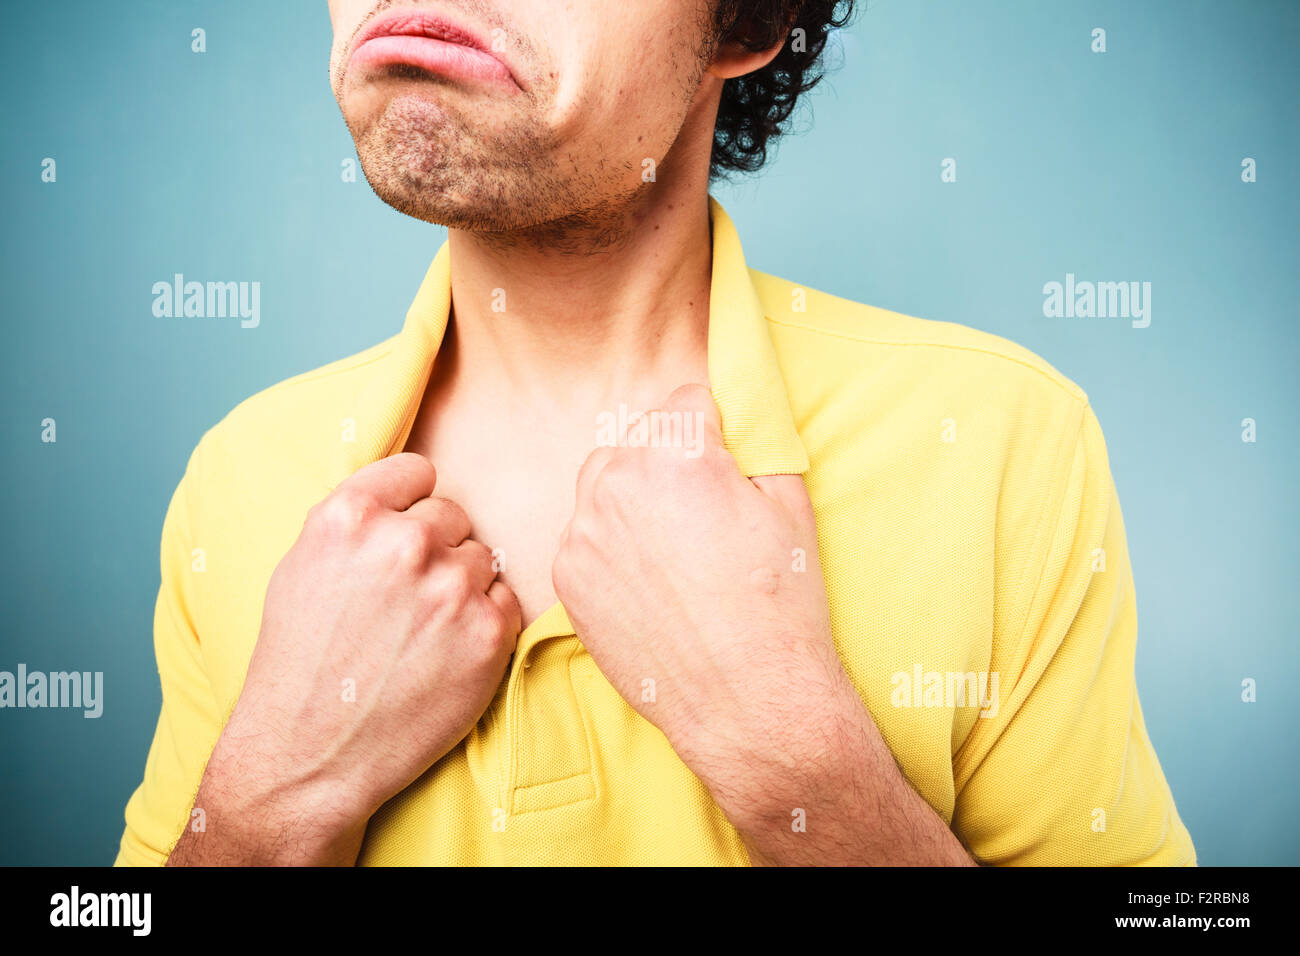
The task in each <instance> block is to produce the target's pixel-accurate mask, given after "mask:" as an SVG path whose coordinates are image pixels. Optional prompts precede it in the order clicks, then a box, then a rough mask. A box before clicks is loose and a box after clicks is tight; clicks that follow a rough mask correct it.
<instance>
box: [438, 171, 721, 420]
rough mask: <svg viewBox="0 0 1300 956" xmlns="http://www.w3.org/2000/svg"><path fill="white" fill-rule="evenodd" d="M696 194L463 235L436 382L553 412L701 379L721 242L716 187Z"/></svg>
mask: <svg viewBox="0 0 1300 956" xmlns="http://www.w3.org/2000/svg"><path fill="white" fill-rule="evenodd" d="M692 187H693V188H692V189H690V190H689V195H687V194H686V193H687V192H688V191H687V190H686V189H685V188H684V184H680V183H673V182H671V181H667V182H657V183H647V184H646V187H645V191H644V192H643V193H642V194H640V195H639V196H638V198H637V199H636V200H635V201H634V202H632V203H630V204H628V205H626V206H624V207H622V208H620V209H617V210H611V211H607V212H605V213H603V214H601V215H600V216H592V217H586V218H585V220H584V221H583V222H581V223H577V222H571V223H566V224H563V225H559V224H553V225H549V226H547V227H543V229H534V230H530V231H528V232H527V233H526V234H511V235H500V234H494V235H484V234H482V233H470V232H464V231H460V230H453V231H452V232H451V234H450V243H451V249H450V252H451V288H452V319H451V322H450V324H449V327H448V330H447V338H446V339H445V341H444V346H443V349H441V350H440V352H439V362H438V365H439V368H438V369H437V371H436V376H435V378H436V380H437V381H438V382H440V383H442V385H444V386H453V387H455V388H456V389H457V390H459V388H460V387H466V386H468V387H471V389H472V391H475V392H479V393H482V392H483V390H485V389H486V390H491V392H492V393H494V394H496V395H498V396H502V395H504V394H513V395H515V396H516V397H517V398H519V399H521V400H525V401H529V402H534V401H540V402H543V403H544V404H547V405H552V404H571V403H573V402H578V403H582V404H585V403H586V402H587V401H588V400H590V401H596V402H601V401H606V400H611V399H626V400H628V401H635V400H637V399H638V398H641V395H640V392H641V391H642V389H641V388H640V387H638V383H644V384H646V385H648V384H649V383H658V382H660V381H661V380H662V379H663V378H664V377H665V376H671V375H672V374H674V373H673V370H674V369H676V370H677V372H676V374H678V375H681V376H684V377H682V379H681V381H678V382H677V383H676V384H682V383H684V382H688V381H701V369H703V368H704V367H705V366H704V362H705V357H706V355H707V338H708V316H709V285H710V279H711V268H712V241H711V234H710V227H709V213H708V194H707V188H700V184H692ZM557 369H561V370H563V374H562V375H559V376H557V375H556V374H555V372H556V370H557ZM467 373H469V374H467ZM704 375H705V376H706V377H705V378H704V381H703V383H705V384H706V383H707V372H705V373H704ZM666 394H667V393H665V395H664V396H660V399H662V398H663V397H666ZM650 401H655V400H654V399H650Z"/></svg>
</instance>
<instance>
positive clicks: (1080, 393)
mask: <svg viewBox="0 0 1300 956" xmlns="http://www.w3.org/2000/svg"><path fill="white" fill-rule="evenodd" d="M764 318H765V319H767V321H768V322H770V323H772V324H773V325H780V326H784V327H785V328H789V329H799V330H800V331H803V332H813V333H816V334H818V335H825V336H829V337H830V338H835V339H843V340H845V341H848V342H857V343H859V344H860V345H894V346H910V347H914V348H935V349H952V350H953V351H957V352H974V353H977V354H982V355H990V356H992V357H994V358H999V359H1002V360H1004V361H1007V362H1011V363H1012V364H1014V365H1019V366H1021V367H1022V368H1026V369H1028V370H1029V371H1031V372H1035V373H1037V374H1038V375H1041V376H1042V377H1043V378H1045V379H1047V381H1049V382H1051V383H1052V384H1053V385H1055V386H1056V387H1057V388H1059V389H1060V390H1061V391H1062V392H1064V393H1065V394H1067V395H1069V396H1070V397H1071V398H1073V399H1076V400H1078V401H1081V402H1084V403H1085V404H1086V403H1087V402H1088V395H1087V393H1086V392H1085V391H1084V390H1083V389H1082V388H1080V387H1079V386H1078V385H1077V384H1074V386H1073V388H1071V387H1070V386H1069V385H1067V384H1066V382H1065V381H1061V380H1058V379H1057V378H1055V377H1053V376H1052V375H1051V374H1050V373H1048V372H1046V371H1044V370H1043V369H1041V368H1038V367H1036V366H1034V365H1031V364H1030V363H1028V362H1026V361H1024V360H1023V359H1019V358H1016V357H1015V356H1014V355H1007V354H1006V353H1005V352H997V351H994V350H993V349H982V348H978V347H976V346H971V345H956V344H953V343H951V342H925V341H916V340H902V341H900V340H895V339H879V338H872V337H871V336H866V335H848V334H846V333H843V332H833V331H831V330H830V329H820V328H817V327H816V326H812V325H804V324H803V323H800V322H787V321H784V320H782V319H774V318H772V316H770V315H765V316H764ZM973 331H979V330H978V329H975V330H973ZM985 334H988V335H992V334H993V333H985ZM1058 374H1059V373H1058ZM1061 378H1064V376H1061ZM1067 381H1068V380H1067Z"/></svg>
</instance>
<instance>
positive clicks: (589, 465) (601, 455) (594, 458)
mask: <svg viewBox="0 0 1300 956" xmlns="http://www.w3.org/2000/svg"><path fill="white" fill-rule="evenodd" d="M617 453H618V449H616V448H610V447H609V446H607V445H602V446H601V447H600V448H597V449H595V450H594V451H592V453H591V454H590V455H588V456H587V460H586V461H584V462H583V463H582V467H581V468H580V469H578V487H577V490H576V492H575V495H574V497H575V504H581V503H582V502H584V501H586V500H588V498H589V497H590V495H591V486H592V484H593V483H594V482H595V480H596V476H597V475H599V474H600V473H601V471H602V470H603V469H604V467H605V466H606V465H608V464H609V462H610V459H612V458H613V457H614V455H616V454H617Z"/></svg>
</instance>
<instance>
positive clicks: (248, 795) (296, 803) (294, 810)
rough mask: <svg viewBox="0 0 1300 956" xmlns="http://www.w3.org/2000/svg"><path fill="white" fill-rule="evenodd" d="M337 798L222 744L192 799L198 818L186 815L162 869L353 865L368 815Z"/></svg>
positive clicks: (218, 747) (323, 788) (272, 763)
mask: <svg viewBox="0 0 1300 956" xmlns="http://www.w3.org/2000/svg"><path fill="white" fill-rule="evenodd" d="M331 790H332V791H333V792H331ZM341 796H342V793H341V792H340V791H339V790H338V789H337V788H328V787H325V786H322V785H318V784H314V783H311V782H309V781H301V780H293V779H292V776H291V775H290V774H288V773H285V774H278V773H277V772H276V770H275V764H274V762H272V761H265V760H262V759H260V758H257V757H255V756H254V755H253V754H252V753H251V751H248V750H245V751H243V752H241V750H240V748H239V747H238V746H237V745H232V744H231V743H230V742H228V741H226V740H225V738H224V737H223V739H222V740H221V741H219V742H218V744H217V747H216V749H214V751H213V754H212V758H211V759H210V760H209V761H208V766H207V769H206V770H205V771H204V775H203V780H202V782H201V784H200V785H199V790H198V794H197V795H196V796H195V799H194V806H193V809H194V810H200V811H202V813H201V814H198V815H196V814H194V813H193V812H191V817H190V824H189V825H187V826H186V828H185V831H184V832H183V833H182V835H181V838H180V840H178V841H177V843H176V846H175V847H174V848H173V849H172V852H171V855H170V856H169V857H168V859H167V864H166V865H167V866H352V865H353V864H355V862H356V859H357V855H358V853H359V852H360V850H361V841H362V838H363V837H364V835H365V827H366V822H367V820H368V814H364V813H362V812H360V811H356V810H352V809H350V808H348V807H347V806H346V805H345V804H344V803H343V802H342V801H341V800H340V799H339V798H340V797H341ZM196 820H197V821H201V826H196V825H195V823H196Z"/></svg>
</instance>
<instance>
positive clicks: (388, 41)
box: [348, 11, 522, 93]
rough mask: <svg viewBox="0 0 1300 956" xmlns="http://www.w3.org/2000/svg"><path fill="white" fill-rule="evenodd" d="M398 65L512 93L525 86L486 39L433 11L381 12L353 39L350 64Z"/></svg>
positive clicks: (352, 66) (379, 67) (370, 66)
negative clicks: (494, 51) (382, 13)
mask: <svg viewBox="0 0 1300 956" xmlns="http://www.w3.org/2000/svg"><path fill="white" fill-rule="evenodd" d="M395 66H406V67H414V68H416V69H417V70H421V71H423V72H426V73H432V74H436V75H438V76H442V77H445V78H447V79H451V80H456V81H460V82H467V83H476V84H481V85H485V86H494V87H497V88H499V89H503V90H506V91H508V92H511V93H517V92H519V91H520V90H521V89H522V87H521V86H520V84H519V83H518V81H517V80H516V79H515V77H514V74H513V73H512V72H511V70H510V68H509V67H508V66H507V65H506V64H505V62H504V61H503V60H501V59H499V58H498V57H497V56H496V54H494V53H493V52H492V49H491V47H490V46H489V45H488V44H487V43H486V42H485V41H484V40H483V38H481V37H480V36H478V35H476V34H475V33H474V32H473V31H471V30H468V29H466V28H465V27H462V26H460V25H459V24H456V23H453V22H452V21H451V20H449V19H447V18H446V17H444V16H441V15H438V14H433V13H423V12H413V11H407V12H404V13H393V14H389V15H388V16H385V17H379V18H378V19H376V20H375V21H374V22H373V23H371V24H370V25H369V26H367V27H366V28H365V29H363V30H362V31H361V33H360V34H359V35H358V36H357V38H356V40H355V41H354V42H353V46H352V55H351V56H350V57H349V58H348V68H349V69H361V70H371V71H377V70H383V69H386V68H391V67H395Z"/></svg>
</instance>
